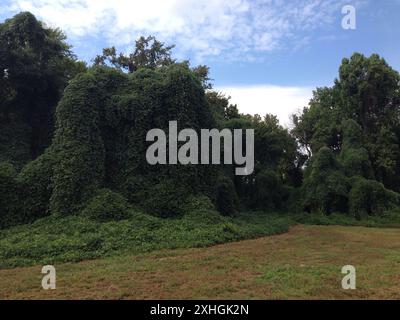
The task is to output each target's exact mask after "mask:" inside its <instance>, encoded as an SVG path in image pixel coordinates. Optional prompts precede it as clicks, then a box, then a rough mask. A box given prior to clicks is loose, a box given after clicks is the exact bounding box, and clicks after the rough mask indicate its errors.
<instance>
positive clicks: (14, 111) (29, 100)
mask: <svg viewBox="0 0 400 320" xmlns="http://www.w3.org/2000/svg"><path fill="white" fill-rule="evenodd" d="M0 48H1V49H0V70H1V76H0V101H1V103H0V154H1V156H0V161H12V162H13V163H15V164H16V165H17V166H18V169H20V167H21V166H22V165H23V164H25V163H27V162H28V161H29V160H31V159H34V158H36V157H37V156H38V155H40V154H41V153H42V152H43V151H44V149H45V148H46V147H47V146H48V145H49V144H50V141H51V138H52V133H53V129H54V122H53V114H54V108H55V106H56V104H57V102H58V100H59V99H60V96H61V94H62V91H63V89H64V88H65V86H66V85H67V83H68V81H69V80H70V79H72V78H73V77H74V76H75V75H76V74H77V73H79V72H81V71H84V69H85V66H84V64H82V63H80V62H77V61H76V59H75V57H74V56H73V55H72V53H71V52H70V47H69V46H68V45H67V44H66V42H65V36H64V34H63V33H62V32H61V31H60V30H58V29H51V28H47V27H44V26H43V24H42V23H41V22H39V21H37V20H36V18H35V17H34V16H33V15H32V14H30V13H27V12H23V13H20V14H17V15H16V16H14V17H13V18H12V19H8V20H6V21H5V22H4V23H1V24H0Z"/></svg>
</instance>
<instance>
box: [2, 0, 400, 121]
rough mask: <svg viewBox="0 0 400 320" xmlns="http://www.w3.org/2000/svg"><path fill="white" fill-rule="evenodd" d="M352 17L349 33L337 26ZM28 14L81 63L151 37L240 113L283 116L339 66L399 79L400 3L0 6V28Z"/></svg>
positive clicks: (66, 0) (324, 0) (44, 1)
mask: <svg viewBox="0 0 400 320" xmlns="http://www.w3.org/2000/svg"><path fill="white" fill-rule="evenodd" d="M346 5H350V6H353V7H354V9H355V17H356V25H355V29H344V28H343V27H342V20H343V19H344V18H345V17H346V15H347V11H346V12H344V13H343V12H342V9H343V7H344V6H346ZM20 11H30V12H32V13H33V14H35V15H36V16H37V18H38V19H40V20H42V21H44V22H45V23H46V24H47V25H48V26H51V27H59V28H61V29H62V30H63V31H64V32H65V33H66V35H67V37H68V42H69V43H70V44H71V45H73V51H74V53H75V54H76V55H77V56H78V58H79V59H81V60H85V61H87V62H89V63H90V61H91V60H92V59H93V58H94V57H95V56H96V55H97V54H99V53H101V50H102V48H104V47H109V46H115V47H117V49H119V50H120V51H123V52H129V51H130V50H132V48H133V44H134V41H135V39H137V38H138V37H139V36H141V35H144V36H147V35H155V36H156V37H157V38H158V39H159V40H161V41H163V42H165V43H166V44H175V45H176V48H175V49H174V56H175V57H176V58H178V59H181V60H190V61H191V64H192V65H193V66H195V65H198V64H205V65H208V66H209V67H210V69H211V78H212V79H214V81H213V83H214V87H215V88H216V89H217V90H219V91H222V92H224V93H225V94H227V95H228V96H231V98H232V99H231V102H232V103H237V104H238V107H239V110H240V111H241V112H243V113H250V114H256V113H257V114H260V115H262V116H263V115H265V114H266V113H272V114H275V115H277V116H278V118H279V119H280V121H281V123H282V124H283V125H285V126H290V121H289V116H290V114H292V113H294V112H299V111H300V110H301V109H302V108H303V107H304V106H306V105H307V103H308V101H309V99H310V97H311V96H312V90H313V89H315V88H316V87H321V86H330V85H332V84H333V81H334V79H335V78H336V77H337V74H338V68H339V65H340V63H341V60H342V59H343V58H345V57H349V56H350V55H351V54H352V53H353V52H361V53H363V54H365V55H370V54H372V53H378V54H380V55H381V56H383V57H384V58H385V59H386V60H387V62H388V63H389V64H390V65H391V66H392V67H393V68H395V69H397V70H400V55H399V53H400V41H399V39H400V37H399V36H400V19H399V18H400V0H379V1H376V0H207V1H199V0H140V1H139V0H0V21H3V20H4V19H6V18H10V17H12V15H14V14H15V13H18V12H20Z"/></svg>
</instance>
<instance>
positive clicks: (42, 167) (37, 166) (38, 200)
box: [17, 149, 56, 222]
mask: <svg viewBox="0 0 400 320" xmlns="http://www.w3.org/2000/svg"><path fill="white" fill-rule="evenodd" d="M55 164H56V157H55V153H54V152H53V151H52V150H51V149H47V150H46V152H45V153H44V154H43V155H41V156H40V157H39V158H37V159H36V160H34V161H32V162H30V163H28V164H27V165H26V166H25V167H24V168H23V169H22V171H21V172H20V174H19V175H18V178H17V179H18V182H19V184H20V186H21V188H22V189H21V194H20V196H22V199H21V200H20V201H21V203H22V209H21V211H22V212H23V218H24V222H31V221H34V220H35V219H38V218H42V217H45V216H47V215H49V214H50V208H49V205H50V197H51V194H52V192H53V170H54V166H55Z"/></svg>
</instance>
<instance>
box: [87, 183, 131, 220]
mask: <svg viewBox="0 0 400 320" xmlns="http://www.w3.org/2000/svg"><path fill="white" fill-rule="evenodd" d="M130 211H131V208H130V206H129V204H128V202H127V201H126V199H125V198H124V197H123V196H121V195H120V194H118V193H115V192H113V191H111V190H109V189H100V190H99V191H97V192H96V195H95V196H94V197H93V198H92V199H90V200H89V201H88V204H87V205H86V207H85V209H83V211H82V215H83V216H86V217H89V218H90V219H93V220H96V221H101V222H106V221H119V220H123V219H126V218H127V217H128V216H129V214H130Z"/></svg>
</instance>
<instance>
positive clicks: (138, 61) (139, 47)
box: [94, 36, 208, 73]
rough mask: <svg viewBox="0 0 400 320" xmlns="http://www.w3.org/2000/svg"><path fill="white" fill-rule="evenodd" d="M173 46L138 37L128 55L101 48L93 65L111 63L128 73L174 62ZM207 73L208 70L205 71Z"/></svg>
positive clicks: (150, 38) (153, 39)
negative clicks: (100, 52)
mask: <svg viewBox="0 0 400 320" xmlns="http://www.w3.org/2000/svg"><path fill="white" fill-rule="evenodd" d="M173 48H174V46H167V47H166V46H165V45H164V43H162V42H160V41H158V40H157V39H156V38H155V37H153V36H149V37H147V38H145V37H140V38H139V39H138V40H136V42H135V51H134V52H133V53H131V54H129V55H124V54H123V53H119V54H117V50H116V49H115V47H111V48H105V49H103V54H102V55H99V56H97V57H96V58H95V59H94V63H95V65H100V66H105V65H111V66H113V67H115V68H117V69H120V70H127V71H129V72H130V73H133V72H135V71H137V70H138V69H140V68H151V69H155V68H159V67H162V66H168V65H171V64H172V63H174V62H175V60H173V59H172V58H171V50H172V49H173ZM207 73H208V72H207Z"/></svg>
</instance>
